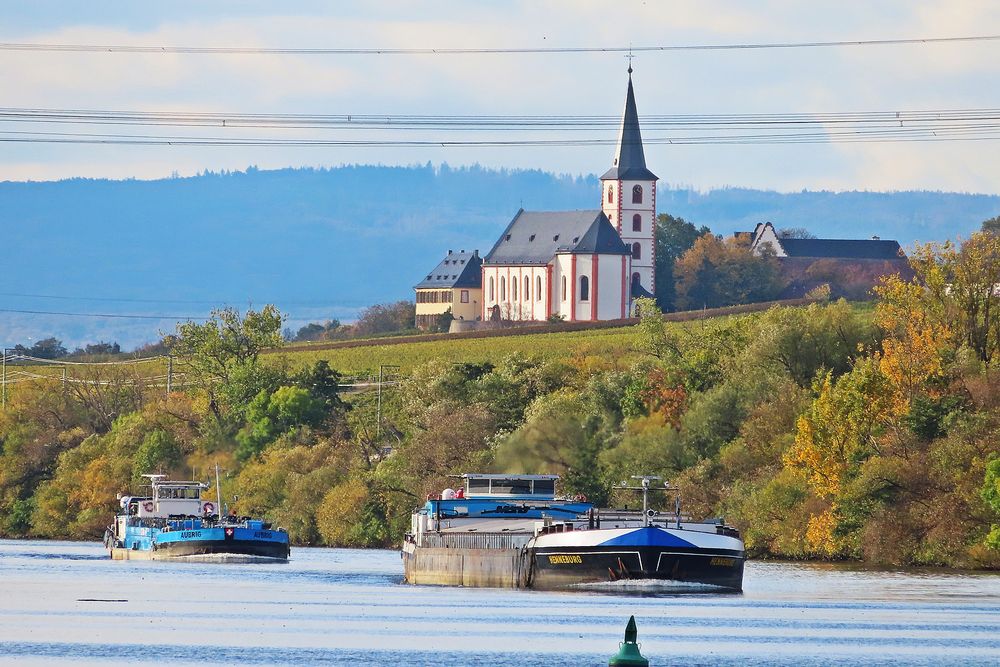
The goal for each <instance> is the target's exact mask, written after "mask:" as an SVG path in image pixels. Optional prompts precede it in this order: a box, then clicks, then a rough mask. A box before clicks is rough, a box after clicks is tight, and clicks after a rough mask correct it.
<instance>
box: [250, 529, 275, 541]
mask: <svg viewBox="0 0 1000 667" xmlns="http://www.w3.org/2000/svg"><path fill="white" fill-rule="evenodd" d="M253 536H254V537H256V538H257V539H259V540H269V539H271V538H272V537H273V535H271V531H269V530H258V531H257V532H256V533H254V534H253Z"/></svg>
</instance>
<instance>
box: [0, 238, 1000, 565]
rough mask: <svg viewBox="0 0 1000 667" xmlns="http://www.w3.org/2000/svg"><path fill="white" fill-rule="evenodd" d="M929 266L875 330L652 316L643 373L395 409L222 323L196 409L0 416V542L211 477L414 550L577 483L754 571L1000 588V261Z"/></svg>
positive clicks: (434, 379) (25, 403)
mask: <svg viewBox="0 0 1000 667" xmlns="http://www.w3.org/2000/svg"><path fill="white" fill-rule="evenodd" d="M912 265H913V269H914V272H915V274H916V277H915V278H914V279H913V280H903V279H901V278H898V277H892V278H889V279H886V280H885V281H884V282H883V284H882V285H881V287H880V288H879V290H878V295H877V300H876V302H875V304H874V306H872V307H869V308H864V307H857V306H852V305H850V304H848V303H846V302H844V301H831V302H825V303H817V304H814V305H811V306H808V307H806V308H773V309H771V310H769V311H766V312H764V313H758V314H751V315H744V316H735V317H728V318H719V319H716V320H710V321H703V322H694V323H687V324H684V325H675V324H667V323H665V322H664V321H663V319H662V318H661V317H660V316H659V314H658V309H657V308H656V305H655V303H653V302H651V301H648V302H643V303H641V304H640V310H641V312H642V315H643V316H642V319H641V323H640V324H639V325H637V326H638V328H639V333H640V339H641V344H640V346H639V348H640V350H641V352H642V355H641V357H640V358H639V360H638V361H637V362H632V361H630V362H628V364H623V363H622V362H621V360H620V358H619V357H617V356H616V357H608V356H599V355H594V354H591V353H589V352H588V349H587V348H586V346H585V345H584V346H581V347H580V348H578V349H576V350H567V353H566V355H565V356H564V357H561V358H557V359H549V360H539V359H535V358H532V356H531V354H530V350H529V351H526V352H525V354H518V355H514V356H511V357H509V358H507V359H505V360H504V361H502V362H501V363H497V364H487V363H465V362H463V360H461V359H445V358H442V359H439V360H435V361H431V362H429V363H426V364H424V365H422V366H420V367H418V368H416V370H415V371H414V372H412V373H411V374H410V375H409V377H406V378H403V379H401V381H400V383H399V384H398V385H396V386H393V387H387V388H384V389H383V392H382V396H381V401H378V400H377V397H376V394H375V392H363V393H358V394H353V395H350V396H344V395H341V393H340V392H339V391H338V385H339V382H338V374H337V372H336V371H335V370H334V369H331V368H330V367H329V366H328V365H327V364H326V363H325V362H323V361H319V362H313V363H312V364H310V365H306V366H303V367H292V366H287V365H286V364H287V362H275V361H274V359H275V357H274V356H272V355H268V356H266V357H263V356H261V355H260V352H261V351H262V350H264V349H266V348H268V347H271V346H275V345H278V344H280V342H281V341H280V339H281V315H280V313H278V312H277V311H276V310H274V309H273V308H270V307H267V308H265V309H263V310H262V311H260V312H252V311H251V312H248V313H246V314H245V315H240V314H239V313H237V312H235V311H231V310H226V311H220V312H218V313H217V314H216V317H215V318H214V319H213V320H211V321H209V322H207V323H205V324H195V323H187V324H185V325H182V326H181V327H180V328H179V329H178V331H177V333H176V336H175V337H174V339H173V340H172V344H173V346H174V348H173V354H175V355H176V358H177V359H178V361H177V362H176V365H177V367H178V368H177V371H178V372H179V373H183V374H184V375H183V377H184V380H185V382H186V383H187V386H186V388H185V390H184V391H176V392H174V393H172V394H170V395H169V396H164V395H163V393H162V390H159V391H155V392H154V391H152V390H150V391H139V392H136V391H134V387H132V386H131V385H127V384H125V383H122V384H120V385H116V384H115V383H114V382H110V383H106V384H103V385H101V392H102V393H101V394H100V396H97V397H91V400H90V402H89V403H84V402H82V401H80V400H77V399H75V398H74V397H73V396H68V395H66V394H64V393H63V392H62V391H61V390H60V388H59V385H58V383H45V382H41V381H39V382H37V383H24V384H22V385H18V387H17V388H16V391H14V392H12V394H11V396H9V397H8V398H9V400H8V409H7V411H6V412H4V413H2V414H0V441H2V454H0V531H2V532H3V534H4V535H6V536H30V535H34V536H46V537H69V538H78V539H84V538H89V539H93V538H96V537H97V536H99V535H100V533H101V531H102V530H103V527H104V526H105V525H106V524H107V523H108V521H109V519H110V517H111V515H112V514H113V512H114V509H115V500H114V498H115V494H116V493H118V492H125V491H129V490H130V488H129V487H130V486H131V490H133V491H139V490H140V489H139V488H138V484H139V483H140V475H142V474H143V473H147V472H152V471H162V472H167V473H170V474H173V475H176V476H180V477H190V476H191V475H192V474H194V475H195V476H198V477H202V478H207V477H208V475H207V471H208V470H209V469H210V468H211V466H212V465H213V464H214V463H215V462H219V463H220V464H221V465H222V467H223V468H224V469H225V471H226V474H225V478H224V480H223V489H222V492H223V495H224V498H226V499H227V501H226V502H227V503H230V504H231V505H233V506H234V507H235V508H236V510H237V511H238V512H239V513H241V514H258V513H259V514H263V515H265V516H266V517H267V518H268V519H270V520H271V521H273V522H276V523H277V524H280V525H282V526H285V527H287V528H288V529H289V530H290V532H291V535H292V538H293V539H294V540H295V542H296V543H297V544H327V545H341V546H388V545H391V544H394V543H398V541H399V540H400V539H401V537H402V535H403V533H404V531H405V530H406V529H407V528H408V525H409V514H410V511H411V510H412V508H413V507H414V506H416V505H418V504H420V503H421V502H423V499H424V498H425V496H426V494H428V493H431V492H436V491H440V490H441V489H443V488H445V487H446V486H449V485H453V484H454V481H453V480H452V479H451V478H449V475H454V474H461V473H463V472H470V471H491V470H492V471H500V470H507V471H518V472H547V473H558V474H560V475H562V481H561V489H562V491H563V492H564V493H567V494H576V493H583V494H585V495H587V496H588V497H589V498H590V499H592V500H593V501H595V502H597V503H599V504H610V505H616V506H621V505H623V504H626V503H631V502H635V499H634V498H631V497H628V496H625V495H621V494H622V493H623V492H621V491H616V490H614V488H613V487H614V486H615V485H616V484H617V483H618V482H620V481H621V480H624V479H628V477H629V476H630V475H633V474H659V475H662V476H663V477H665V478H666V479H669V480H670V481H671V483H672V484H673V485H675V486H677V487H678V488H679V489H680V493H681V495H682V497H683V499H684V506H685V511H686V512H687V513H690V514H692V515H703V516H717V515H724V516H726V517H727V519H728V520H729V521H730V522H733V523H735V524H736V525H737V526H739V527H740V528H741V529H742V530H743V534H744V536H745V539H746V544H747V547H748V549H749V550H750V552H751V553H752V554H753V555H754V556H758V557H760V556H781V557H791V558H828V559H840V558H851V559H862V560H865V561H869V562H873V563H891V564H921V565H923V564H941V565H952V566H961V567H988V568H995V567H1000V526H998V524H1000V392H998V391H997V389H998V382H1000V379H998V377H997V374H996V370H995V366H996V363H997V359H998V356H997V355H998V353H1000V293H998V292H997V290H996V282H997V275H998V269H1000V239H998V238H997V237H996V236H993V235H990V234H977V235H974V236H973V237H972V238H970V239H969V240H968V241H966V242H965V243H964V244H963V245H962V246H961V247H954V246H951V245H944V246H925V247H922V248H919V249H918V250H917V251H916V252H915V253H914V254H913V255H912ZM130 387H132V388H131V389H130ZM109 417H110V418H109ZM192 471H193V472H192ZM213 493H214V491H213ZM664 509H666V507H664Z"/></svg>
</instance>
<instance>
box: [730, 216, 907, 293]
mask: <svg viewBox="0 0 1000 667" xmlns="http://www.w3.org/2000/svg"><path fill="white" fill-rule="evenodd" d="M738 236H741V237H743V238H745V239H748V240H749V248H750V251H751V252H753V253H754V254H755V255H772V256H774V257H775V258H776V259H777V262H778V266H779V268H780V271H781V277H782V279H783V281H784V283H785V288H784V290H783V291H782V293H781V294H780V295H779V296H780V297H781V298H795V297H801V296H805V295H806V294H808V293H809V292H810V291H811V290H812V289H814V288H816V287H819V286H820V285H827V286H829V288H830V293H831V295H832V296H834V297H846V298H849V299H868V298H870V297H871V290H872V288H873V287H875V286H876V285H878V284H879V282H880V281H881V279H882V277H883V276H887V275H892V274H899V275H900V276H902V277H903V278H904V279H908V278H909V277H911V276H912V275H913V274H912V269H911V268H910V265H909V261H908V260H907V258H906V253H905V252H903V249H902V248H901V247H900V245H899V243H898V242H897V241H891V240H883V239H880V238H879V237H877V236H875V237H872V238H870V239H811V238H789V237H786V236H784V235H782V234H781V232H779V231H777V230H776V229H775V228H774V225H772V224H771V223H770V222H763V223H758V224H757V226H756V227H755V228H754V230H753V231H752V232H740V233H738Z"/></svg>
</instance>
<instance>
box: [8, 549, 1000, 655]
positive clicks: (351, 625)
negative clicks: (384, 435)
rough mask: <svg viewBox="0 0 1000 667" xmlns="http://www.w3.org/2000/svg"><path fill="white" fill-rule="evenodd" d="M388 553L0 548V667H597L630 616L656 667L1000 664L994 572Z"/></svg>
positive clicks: (999, 586)
mask: <svg viewBox="0 0 1000 667" xmlns="http://www.w3.org/2000/svg"><path fill="white" fill-rule="evenodd" d="M401 573H402V564H401V562H400V559H399V554H398V553H397V552H395V551H361V550H350V549H305V548H293V550H292V560H291V561H290V562H289V563H286V564H273V563H218V564H215V563H168V562H150V561H111V560H109V559H108V558H107V556H106V552H105V551H104V549H103V548H102V547H101V545H100V544H97V543H93V544H90V543H74V542H41V541H11V540H0V584H2V587H0V661H3V662H16V663H17V664H38V665H53V664H71V663H73V664H108V663H116V664H154V663H156V664H165V665H171V666H173V665H189V664H190V665H193V664H198V665H205V664H233V663H243V664H247V665H255V664H312V663H323V664H331V665H359V664H387V665H397V664H399V665H434V666H435V667H437V666H440V665H470V664H478V665H509V666H515V665H516V666H518V667H525V666H534V665H537V666H542V665H606V664H607V660H608V658H609V657H610V656H611V655H612V654H614V653H615V652H616V651H617V649H618V642H619V641H621V638H622V635H623V632H624V628H625V623H626V621H627V620H628V617H629V615H630V614H635V617H636V621H637V623H638V627H639V642H640V643H641V646H642V653H643V654H644V655H645V656H646V657H647V658H649V659H650V664H652V665H774V664H779V665H780V664H787V665H835V664H836V665H897V664H907V665H938V664H963V665H997V664H1000V575H996V574H980V573H950V572H946V571H900V572H896V571H866V570H859V569H852V568H848V567H842V566H841V567H837V566H830V565H814V564H788V563H761V562H751V563H748V564H747V569H746V577H745V582H744V584H745V592H744V593H743V594H735V595H734V594H716V593H710V594H706V593H699V594H692V593H690V592H689V593H664V592H662V591H656V590H653V591H650V590H648V589H646V588H644V587H641V586H635V585H631V586H629V585H625V586H609V587H606V588H602V589H601V590H600V591H574V592H565V593H551V592H534V591H508V590H496V589H465V588H443V587H430V586H408V585H406V584H403V583H402V576H401Z"/></svg>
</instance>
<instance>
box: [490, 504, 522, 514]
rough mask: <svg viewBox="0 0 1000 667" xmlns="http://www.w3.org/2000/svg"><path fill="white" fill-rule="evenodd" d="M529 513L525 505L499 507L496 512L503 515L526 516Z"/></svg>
mask: <svg viewBox="0 0 1000 667" xmlns="http://www.w3.org/2000/svg"><path fill="white" fill-rule="evenodd" d="M527 511H528V508H527V507H525V506H524V505H520V506H518V505H497V508H496V509H495V510H494V512H499V513H501V514H524V513H525V512H527Z"/></svg>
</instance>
